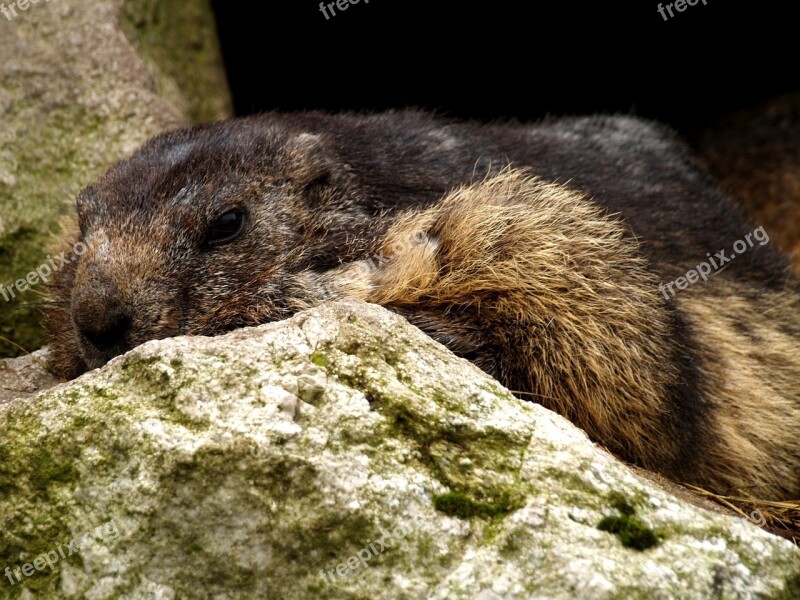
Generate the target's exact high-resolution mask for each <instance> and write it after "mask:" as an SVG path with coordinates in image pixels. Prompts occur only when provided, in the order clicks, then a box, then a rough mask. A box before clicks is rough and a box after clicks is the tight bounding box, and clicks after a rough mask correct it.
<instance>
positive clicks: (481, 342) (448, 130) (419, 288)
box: [46, 111, 800, 498]
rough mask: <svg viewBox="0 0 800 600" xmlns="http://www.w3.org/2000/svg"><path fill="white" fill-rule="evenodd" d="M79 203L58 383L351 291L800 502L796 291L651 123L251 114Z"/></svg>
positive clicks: (691, 464)
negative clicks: (118, 359)
mask: <svg viewBox="0 0 800 600" xmlns="http://www.w3.org/2000/svg"><path fill="white" fill-rule="evenodd" d="M512 167H513V168H512ZM77 212H78V222H79V226H80V233H79V234H78V235H79V237H80V239H83V240H86V239H95V240H96V239H100V240H101V241H100V242H96V243H94V242H90V243H89V247H88V250H87V251H86V252H85V253H83V255H82V256H81V257H80V259H79V260H76V261H73V262H72V263H71V264H69V265H68V267H67V268H65V269H63V270H62V271H61V272H59V274H58V277H57V280H56V281H55V284H54V287H53V289H52V298H51V302H50V306H49V311H48V315H47V318H46V325H47V328H48V330H49V333H50V338H51V367H52V369H53V370H54V372H55V373H57V374H59V375H61V376H62V377H66V378H71V377H75V376H77V375H78V374H80V373H82V372H83V371H85V370H87V369H90V368H95V367H99V366H101V365H102V364H104V363H105V362H106V361H108V360H109V359H110V358H112V357H113V356H116V355H118V354H120V353H122V352H125V351H126V350H129V349H130V348H132V347H134V346H136V345H138V344H140V343H142V342H144V341H146V340H150V339H154V338H164V337H168V336H173V335H177V334H202V335H213V334H218V333H222V332H225V331H228V330H230V329H233V328H237V327H243V326H248V325H256V324H260V323H265V322H268V321H274V320H277V319H283V318H286V317H289V316H290V315H292V314H293V313H295V312H297V311H298V310H301V309H304V308H307V307H310V306H313V305H315V304H318V303H319V302H321V301H323V300H324V299H327V298H329V297H331V296H334V297H335V296H341V297H355V298H361V299H364V300H368V301H370V302H376V303H379V304H382V305H384V306H386V307H387V308H389V309H391V310H395V311H397V312H398V313H400V314H402V315H404V316H405V317H407V318H408V319H409V320H410V321H411V322H412V323H414V324H415V325H417V326H419V327H420V328H421V329H422V330H423V331H425V332H426V333H428V334H429V335H430V336H432V337H433V338H435V339H436V340H438V341H440V342H441V343H443V344H445V345H446V346H448V347H449V348H451V349H452V350H453V351H454V352H455V353H457V354H459V355H461V356H463V357H466V358H468V359H469V360H471V361H473V362H474V363H476V364H477V365H478V366H479V367H480V368H482V369H483V370H484V371H486V372H487V373H489V374H491V375H493V376H494V377H495V378H497V379H498V380H499V381H500V382H502V383H503V384H504V385H506V386H507V387H509V388H510V389H511V390H514V391H515V392H516V393H518V394H520V396H521V397H523V398H526V399H533V400H535V401H536V402H539V403H541V404H543V405H544V406H547V407H548V408H551V409H553V410H555V411H558V412H559V413H561V414H562V415H564V416H566V417H567V418H569V419H571V420H572V421H573V422H574V423H576V424H577V425H578V426H580V427H582V428H583V429H584V430H585V431H587V432H588V434H589V435H590V436H591V437H592V438H593V439H594V440H596V441H597V442H599V443H601V444H602V445H604V446H605V447H607V448H609V449H610V450H611V451H612V452H614V453H616V454H617V455H618V456H620V457H621V458H623V459H625V460H628V461H630V462H633V463H636V464H638V465H640V466H642V467H645V468H648V469H651V470H654V471H658V472H660V473H663V474H665V475H666V476H668V477H670V478H672V479H674V480H676V481H679V482H689V483H694V484H697V485H700V486H703V487H705V488H706V489H709V490H713V491H716V492H719V493H726V492H731V491H733V490H739V489H742V488H747V489H748V490H750V491H751V492H752V493H754V494H757V495H759V496H761V497H763V498H786V497H796V496H798V495H800V442H798V436H797V434H796V429H797V428H798V425H800V318H799V317H798V316H797V315H798V314H800V313H799V312H798V298H800V296H798V285H797V283H796V281H795V280H794V279H793V278H792V276H791V275H790V274H789V272H788V269H787V259H786V257H784V256H782V255H781V254H779V253H778V252H777V251H776V250H775V249H774V248H772V247H771V245H770V244H768V243H767V242H768V238H765V236H764V235H763V229H760V231H761V233H760V234H759V233H758V231H759V230H758V229H757V228H756V227H755V226H754V225H751V224H749V223H748V222H747V221H746V220H745V218H744V216H743V214H742V212H741V211H740V210H739V208H738V207H737V206H736V205H735V204H734V203H733V202H732V201H731V200H730V199H729V198H728V197H727V196H726V195H725V194H724V193H722V192H721V191H719V190H718V189H717V187H716V186H715V184H714V183H713V181H712V180H711V178H710V176H709V175H708V174H707V173H706V171H705V170H704V169H703V168H702V167H701V166H700V165H699V163H698V162H697V160H696V159H695V158H694V156H693V155H692V154H691V152H690V151H689V150H688V148H687V147H686V146H685V145H684V144H683V143H682V142H681V141H680V140H678V139H677V138H676V136H675V135H673V134H672V132H671V131H670V130H668V129H666V128H665V127H662V126H660V125H657V124H654V123H650V122H646V121H642V120H638V119H635V118H630V117H584V118H568V119H553V120H545V121H543V122H540V123H537V124H520V123H508V124H502V125H501V124H492V125H481V124H475V123H460V122H454V121H450V120H445V119H441V118H437V117H434V116H431V115H429V114H426V113H423V112H418V111H399V112H389V113H384V114H377V115H352V114H342V115H326V114H323V113H317V112H312V113H299V114H288V115H287V114H275V113H272V114H264V115H261V116H257V117H249V118H244V119H239V120H233V121H229V122H223V123H216V124H210V125H204V126H200V127H197V128H194V129H189V130H184V131H177V132H173V133H167V134H165V135H161V136H159V137H157V138H155V139H154V140H152V141H151V142H149V143H148V144H147V145H146V146H144V147H143V148H142V149H141V150H139V151H138V152H136V153H135V154H134V155H133V156H132V157H131V158H130V159H128V160H125V161H123V162H121V163H120V164H118V165H116V166H114V167H113V168H111V169H110V170H109V171H108V173H107V174H106V175H105V176H103V177H102V178H101V179H99V180H98V181H96V182H95V183H93V184H92V185H90V186H89V187H88V188H86V189H85V190H84V191H83V192H82V193H81V194H80V195H79V197H78V200H77ZM98 234H102V235H98ZM754 235H755V237H756V239H755V240H754ZM409 240H412V242H409ZM72 241H75V240H72ZM742 245H744V247H742ZM734 250H736V252H734ZM720 251H721V252H720ZM733 254H736V256H735V257H733ZM375 256H379V257H383V258H382V259H380V260H377V261H374V260H372V257H375ZM715 256H716V257H717V258H716V260H715V258H714V257H715ZM367 262H369V263H370V265H369V268H365V264H366V263H367ZM376 263H378V264H377V266H375V264H376ZM700 263H703V264H704V265H706V268H704V269H701V268H700ZM712 264H713V269H712ZM705 271H708V272H707V273H706V272H705ZM692 273H694V278H693V277H692V275H691V274H692ZM681 282H682V283H681Z"/></svg>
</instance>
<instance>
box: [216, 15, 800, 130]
mask: <svg viewBox="0 0 800 600" xmlns="http://www.w3.org/2000/svg"><path fill="white" fill-rule="evenodd" d="M707 2H708V4H707V5H706V6H704V5H703V4H702V1H701V0H700V1H699V2H698V4H697V5H696V6H689V7H687V8H686V10H685V11H684V12H682V13H677V12H675V15H676V16H675V17H674V18H672V19H669V20H668V21H666V22H665V21H664V20H663V19H662V17H661V16H660V15H659V13H658V12H657V6H658V2H654V1H652V0H639V1H638V2H636V3H635V4H634V3H631V4H630V5H628V4H625V3H622V4H620V3H619V2H612V1H610V0H607V1H597V2H591V3H585V4H577V3H569V2H567V3H562V2H560V1H557V0H552V1H550V2H541V3H538V2H537V3H535V4H534V3H533V2H532V1H531V0H528V1H527V2H526V3H525V5H523V6H521V5H520V4H521V3H512V2H477V3H474V4H468V3H465V2H452V1H448V0H445V1H436V0H428V1H427V2H422V1H417V0H410V1H407V0H404V1H402V2H401V1H400V0H370V2H369V4H365V3H364V0H361V2H359V3H358V4H356V5H353V6H350V7H349V8H348V9H347V10H346V11H345V12H341V13H339V11H338V10H337V15H336V16H335V17H332V18H331V19H330V20H326V19H325V17H324V16H323V15H322V14H321V13H320V11H319V0H316V1H315V0H283V1H282V2H271V3H269V5H268V6H263V5H262V6H253V7H242V6H241V4H242V3H234V2H230V0H227V1H226V0H217V1H215V2H214V6H215V11H216V13H217V19H218V26H219V30H220V36H221V39H222V45H223V53H224V56H225V61H226V66H227V69H228V75H229V78H230V82H231V87H232V89H233V93H234V100H235V104H236V110H237V113H238V114H240V115H244V114H250V113H254V112H262V111H266V110H271V109H280V110H302V109H312V108H318V109H325V110H329V111H340V110H378V109H384V108H389V107H406V106H417V107H425V108H430V109H436V110H437V111H438V112H440V113H442V114H447V115H452V116H459V117H468V118H476V119H482V120H488V119H502V118H508V117H515V118H518V119H522V120H532V119H536V118H540V117H542V116H544V115H546V114H553V115H562V114H585V113H594V112H622V113H627V114H637V115H641V116H645V117H651V118H655V119H659V120H662V121H666V122H669V123H671V124H673V125H674V126H675V127H677V128H678V129H680V130H682V131H684V132H690V131H692V130H694V129H696V128H700V127H702V126H704V125H706V124H708V123H710V122H711V121H713V120H714V119H715V118H717V117H719V116H721V115H723V114H726V113H728V112H731V111H733V110H736V109H739V108H745V107H748V106H751V105H753V104H755V103H758V102H759V101H762V100H766V99H768V98H770V97H774V96H776V95H778V94H781V93H784V92H790V91H797V90H800V83H799V82H798V72H799V71H800V69H798V61H797V58H798V55H800V52H798V48H799V47H800V43H798V39H800V36H798V34H797V33H795V32H794V31H792V29H795V30H796V29H797V27H798V20H797V17H796V15H795V14H793V13H794V12H796V11H795V10H794V9H792V8H791V7H790V6H789V5H788V3H787V4H786V5H781V4H780V3H778V2H773V3H770V2H754V1H753V2H744V3H734V2H732V1H731V0H707ZM326 4H327V2H326ZM673 12H674V9H673Z"/></svg>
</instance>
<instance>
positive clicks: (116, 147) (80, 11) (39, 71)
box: [0, 0, 231, 356]
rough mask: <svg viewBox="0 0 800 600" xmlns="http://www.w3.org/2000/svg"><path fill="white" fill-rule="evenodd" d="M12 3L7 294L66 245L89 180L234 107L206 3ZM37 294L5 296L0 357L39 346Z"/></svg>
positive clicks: (6, 98)
mask: <svg viewBox="0 0 800 600" xmlns="http://www.w3.org/2000/svg"><path fill="white" fill-rule="evenodd" d="M11 4H12V3H11V2H6V3H2V6H3V7H5V12H2V11H0V120H2V125H1V126H0V288H2V289H7V286H9V285H12V284H14V283H16V282H17V281H21V280H23V279H25V278H26V277H27V276H28V274H29V273H32V272H34V269H35V268H36V267H39V266H41V265H46V264H47V256H48V254H53V255H55V254H58V252H60V251H61V250H64V249H65V248H59V249H58V251H56V252H54V249H55V246H56V244H55V240H56V239H57V237H59V236H60V235H61V232H60V228H61V224H62V223H63V222H64V221H65V217H66V216H67V215H69V214H70V212H71V210H72V206H73V204H74V196H75V194H76V192H77V191H78V190H79V189H80V188H81V187H83V186H84V185H86V184H87V183H88V182H89V181H91V179H92V178H93V177H96V176H98V175H99V174H100V173H101V172H102V171H103V170H104V169H105V168H106V167H108V166H109V165H111V164H112V163H114V162H116V161H117V160H119V159H120V158H122V157H124V156H125V155H127V154H130V153H131V152H133V150H135V149H136V148H137V147H138V146H140V145H141V144H142V143H143V142H145V141H146V140H147V139H148V138H149V137H151V136H153V135H155V134H157V133H159V132H161V131H164V130H165V129H169V128H175V127H180V126H183V125H187V124H188V123H189V122H190V121H200V120H211V119H214V118H223V117H226V116H228V115H229V114H230V112H231V110H230V100H229V97H228V92H227V85H226V80H225V75H224V72H223V69H222V63H221V59H220V54H219V50H218V47H217V41H216V31H215V27H214V20H213V16H212V13H211V8H210V5H209V2H208V1H207V0H187V1H183V2H171V1H169V0H91V1H87V0H51V1H49V2H45V0H40V1H39V2H37V3H28V2H27V1H26V2H23V3H22V5H23V6H27V9H26V10H24V11H23V10H22V9H21V8H19V7H18V5H19V3H15V4H14V6H15V8H14V9H13V12H12V8H11V6H10V5H11ZM14 15H16V16H14ZM55 264H58V263H57V262H56V263H55ZM34 275H36V273H35V272H34ZM31 281H37V279H36V278H34V277H32V279H31ZM22 287H23V289H24V287H25V286H22ZM42 289H43V286H42V285H41V283H36V284H34V287H33V289H27V290H24V291H20V290H18V289H16V288H15V289H14V290H13V295H12V294H11V293H10V292H8V291H6V296H7V297H8V300H6V298H5V297H3V296H2V295H0V336H2V337H0V356H13V355H15V354H17V353H18V352H19V350H20V349H19V347H18V346H22V347H24V348H25V349H28V350H32V349H35V348H38V347H39V346H41V344H42V342H43V335H42V330H41V328H40V326H39V319H40V315H39V312H38V304H39V299H40V294H41V291H42ZM2 338H8V340H3V339H2ZM9 340H10V341H9ZM11 342H13V344H12V343H11Z"/></svg>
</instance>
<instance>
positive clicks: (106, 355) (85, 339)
mask: <svg viewBox="0 0 800 600" xmlns="http://www.w3.org/2000/svg"><path fill="white" fill-rule="evenodd" d="M132 313H133V311H132V310H131V307H130V306H129V305H127V304H126V303H124V302H123V301H121V299H120V297H119V290H117V288H116V286H115V285H114V283H113V282H112V281H111V280H110V279H109V278H108V277H102V276H101V277H94V278H92V285H91V286H86V285H83V286H80V287H76V288H75V289H74V290H73V292H72V324H73V325H74V327H75V330H76V332H77V333H78V335H79V336H80V345H81V350H82V353H83V355H84V357H85V358H86V359H87V362H89V363H97V362H100V364H104V363H106V362H108V361H109V360H111V359H112V358H114V357H115V356H117V355H119V354H122V353H124V352H127V351H128V350H130V349H131V348H132V347H133V346H132V345H131V334H132V330H133V317H132ZM92 359H93V360H92Z"/></svg>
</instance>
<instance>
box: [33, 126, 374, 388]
mask: <svg viewBox="0 0 800 600" xmlns="http://www.w3.org/2000/svg"><path fill="white" fill-rule="evenodd" d="M349 177H350V176H349V175H348V173H347V170H346V169H344V168H337V163H336V157H335V156H334V155H333V154H332V153H331V151H330V149H329V148H328V144H326V142H325V139H324V138H323V137H321V136H319V135H316V134H313V133H308V132H307V131H305V130H304V129H303V128H302V127H293V126H292V122H291V121H290V119H288V118H285V119H283V120H279V119H278V118H277V117H276V119H274V120H273V119H269V118H264V117H261V118H257V119H244V120H240V121H236V122H228V123H220V124H215V125H208V126H203V127H198V128H195V129H192V130H187V131H179V132H174V133H169V134H165V135H162V136H160V137H157V138H155V139H154V140H152V141H151V142H149V143H148V144H147V145H146V146H144V147H143V148H142V149H141V150H139V151H138V152H137V153H136V154H135V155H134V156H132V157H131V158H130V159H128V160H125V161H124V162H121V163H119V164H118V165H116V166H115V167H113V168H112V169H111V170H110V171H109V172H108V173H106V175H104V176H103V177H102V178H100V179H99V180H98V181H96V182H95V183H93V184H92V185H90V186H89V187H87V188H86V189H85V190H84V191H83V192H82V193H81V194H80V195H79V197H78V200H77V213H78V215H77V216H78V226H79V228H80V233H79V235H78V236H77V237H76V238H75V239H73V240H72V242H73V244H79V247H80V250H77V249H76V250H77V251H76V252H72V251H69V250H68V251H67V258H68V259H70V261H71V262H70V263H68V264H67V265H66V266H65V267H64V268H63V269H61V270H60V271H59V272H58V273H57V275H56V277H55V280H54V283H53V285H52V287H51V293H50V296H51V297H50V303H49V307H48V310H47V316H46V319H45V324H46V327H47V329H48V333H49V336H50V342H51V368H52V370H53V371H54V372H56V373H57V374H58V375H60V376H62V377H66V378H72V377H75V376H77V375H79V374H80V373H82V372H83V371H85V370H87V369H92V368H96V367H99V366H101V365H103V364H105V363H106V362H107V361H108V360H110V359H111V358H113V357H114V356H117V355H119V354H121V353H123V352H125V351H127V350H129V349H131V348H133V347H135V346H137V345H139V344H141V343H143V342H145V341H147V340H151V339H159V338H165V337H170V336H174V335H179V334H194V335H214V334H217V333H221V332H224V331H227V330H230V329H233V328H237V327H242V326H246V325H255V324H259V323H265V322H268V321H272V320H277V319H280V318H285V317H287V316H289V315H290V314H292V313H293V312H295V311H296V310H297V309H298V307H301V308H302V307H303V306H304V302H306V303H307V301H306V300H307V299H308V298H310V297H313V295H314V290H310V289H308V288H309V285H308V282H309V281H310V280H311V279H310V275H309V274H313V273H316V272H320V271H324V270H326V269H327V268H329V267H331V266H334V265H337V264H339V262H340V259H341V258H343V257H346V256H347V255H348V254H349V253H353V254H356V253H363V252H364V251H365V249H364V247H363V246H364V244H365V241H364V238H365V235H363V234H362V235H354V234H353V233H354V231H353V228H355V227H358V226H359V224H361V227H363V226H364V225H363V224H364V223H365V222H369V220H368V219H366V218H365V217H366V216H367V215H365V214H363V212H362V210H361V209H360V208H359V207H358V206H356V204H355V194H354V192H353V187H352V185H351V183H352V182H351V181H350V180H349ZM373 225H374V223H373ZM84 244H85V249H84V248H83V245H84ZM359 246H361V247H359ZM78 253H80V256H78Z"/></svg>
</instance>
